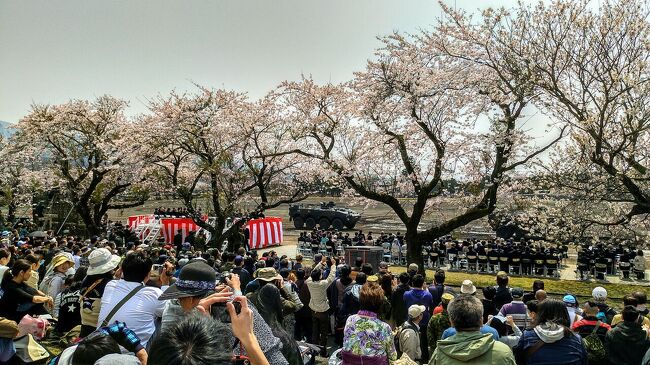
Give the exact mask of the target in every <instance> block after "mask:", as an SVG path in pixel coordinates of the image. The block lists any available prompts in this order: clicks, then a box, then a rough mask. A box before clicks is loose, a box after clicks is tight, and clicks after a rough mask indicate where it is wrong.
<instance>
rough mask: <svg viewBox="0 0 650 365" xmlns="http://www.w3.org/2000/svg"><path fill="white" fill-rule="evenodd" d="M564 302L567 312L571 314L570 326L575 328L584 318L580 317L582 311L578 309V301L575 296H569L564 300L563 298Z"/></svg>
mask: <svg viewBox="0 0 650 365" xmlns="http://www.w3.org/2000/svg"><path fill="white" fill-rule="evenodd" d="M562 301H563V302H564V305H565V306H566V309H567V312H568V313H569V320H570V321H569V323H570V326H573V324H574V323H575V322H577V321H579V320H581V319H582V316H580V309H579V307H578V300H577V299H576V297H575V295H572V294H567V295H565V296H564V298H562ZM538 302H539V301H538Z"/></svg>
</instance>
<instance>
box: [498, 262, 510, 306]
mask: <svg viewBox="0 0 650 365" xmlns="http://www.w3.org/2000/svg"><path fill="white" fill-rule="evenodd" d="M496 280H497V286H496V289H497V292H496V293H495V294H494V305H495V306H496V307H497V309H499V310H500V309H501V306H503V305H504V304H506V303H510V302H512V295H510V288H509V287H508V281H509V278H508V274H506V273H505V272H503V271H499V272H498V273H497V277H496Z"/></svg>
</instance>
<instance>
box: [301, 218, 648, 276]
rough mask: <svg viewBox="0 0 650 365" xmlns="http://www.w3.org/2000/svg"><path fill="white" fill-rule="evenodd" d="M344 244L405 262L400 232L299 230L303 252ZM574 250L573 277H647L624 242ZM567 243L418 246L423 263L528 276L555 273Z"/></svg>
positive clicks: (329, 250)
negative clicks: (374, 249) (379, 251)
mask: <svg viewBox="0 0 650 365" xmlns="http://www.w3.org/2000/svg"><path fill="white" fill-rule="evenodd" d="M348 246H379V247H382V248H383V251H384V259H385V261H386V262H389V263H391V264H401V265H405V264H406V243H405V241H404V236H402V235H401V234H400V233H399V232H398V233H396V234H393V233H385V232H381V233H379V234H378V235H373V233H372V232H368V234H365V233H364V232H363V231H361V230H360V231H357V232H355V233H354V234H353V235H352V236H351V235H350V234H349V233H343V232H340V231H337V230H333V229H323V230H313V231H312V232H301V233H300V236H299V237H298V247H299V250H300V251H301V252H302V253H305V254H307V255H309V256H312V255H314V254H316V253H326V254H330V255H336V254H340V253H341V252H342V250H344V249H345V248H346V247H348ZM575 246H576V249H577V252H578V260H577V270H576V278H579V279H581V280H583V279H590V278H596V279H598V280H606V275H620V276H621V278H622V279H623V280H629V279H630V277H631V274H634V277H635V278H636V279H637V280H645V269H646V264H645V258H644V257H643V251H641V250H637V249H635V248H634V247H632V246H631V245H627V244H625V242H617V243H616V244H613V243H610V244H604V243H598V244H590V243H583V244H576V245H575ZM568 250H569V246H568V245H567V244H553V243H548V242H543V241H525V240H520V241H516V240H513V239H502V238H495V239H476V238H467V239H463V240H455V239H452V237H451V236H445V237H442V238H440V239H438V240H435V241H431V242H425V243H424V245H423V247H422V255H423V256H424V263H425V267H426V268H428V269H437V268H445V269H449V270H463V271H465V270H467V271H474V272H480V273H496V272H498V271H505V272H507V273H511V274H517V275H526V276H549V277H559V276H560V269H561V267H562V263H563V260H564V259H566V258H567V257H568Z"/></svg>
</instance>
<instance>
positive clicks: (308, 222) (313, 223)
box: [305, 217, 316, 229]
mask: <svg viewBox="0 0 650 365" xmlns="http://www.w3.org/2000/svg"><path fill="white" fill-rule="evenodd" d="M305 227H307V228H309V229H314V227H316V220H315V219H314V218H312V217H307V219H305Z"/></svg>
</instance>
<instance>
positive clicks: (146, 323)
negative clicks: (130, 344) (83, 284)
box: [97, 251, 170, 347]
mask: <svg viewBox="0 0 650 365" xmlns="http://www.w3.org/2000/svg"><path fill="white" fill-rule="evenodd" d="M152 266H153V263H152V261H151V259H150V258H149V257H147V256H146V255H145V253H144V252H142V251H138V252H134V253H131V254H129V255H127V256H126V258H125V259H124V261H123V262H122V275H123V276H122V279H120V280H112V281H110V282H109V283H108V284H106V288H105V289H104V295H103V296H102V305H101V310H100V312H99V318H98V321H97V322H98V323H97V328H101V327H103V326H105V325H108V324H111V323H114V322H115V321H119V322H124V323H126V325H127V326H128V327H129V328H130V329H131V330H133V332H135V333H136V334H137V335H138V337H139V338H140V341H141V342H142V346H144V347H146V346H147V342H149V340H150V339H151V337H152V336H153V333H154V331H155V329H156V326H155V321H156V319H157V318H159V317H162V314H163V310H164V309H165V304H166V301H164V300H158V297H159V296H160V295H161V294H162V293H163V290H165V289H167V287H168V286H169V279H170V277H169V276H168V275H167V273H166V272H165V271H163V272H162V273H161V275H160V281H161V284H162V285H163V287H162V290H161V289H158V288H156V287H151V286H144V283H145V282H147V281H148V280H149V275H150V272H151V267H152ZM132 291H135V294H134V295H133V296H132V297H131V298H130V299H129V300H127V301H126V302H125V303H124V304H123V305H122V306H121V307H120V308H119V309H117V311H116V312H115V313H114V314H113V315H112V316H111V317H110V318H107V317H108V316H109V314H110V313H111V312H113V308H115V307H116V306H117V305H118V304H119V303H120V302H121V301H122V299H124V298H125V297H126V296H127V295H129V293H131V292H132Z"/></svg>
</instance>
